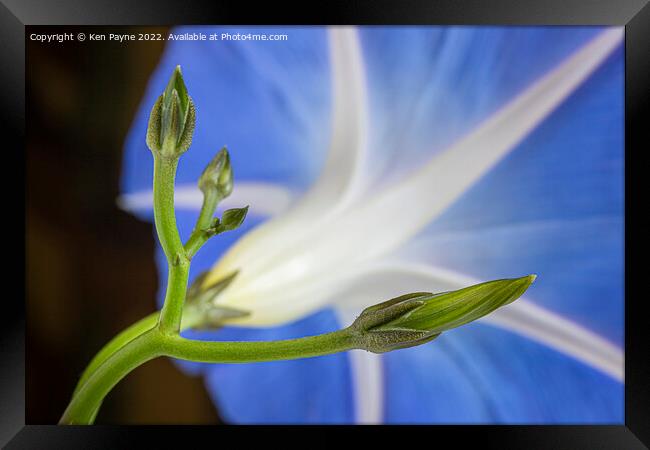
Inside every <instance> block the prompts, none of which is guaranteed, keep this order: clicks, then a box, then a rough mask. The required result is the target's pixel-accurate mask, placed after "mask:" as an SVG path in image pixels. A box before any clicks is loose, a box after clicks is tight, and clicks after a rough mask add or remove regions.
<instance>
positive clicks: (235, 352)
mask: <svg viewBox="0 0 650 450" xmlns="http://www.w3.org/2000/svg"><path fill="white" fill-rule="evenodd" d="M354 348H357V347H356V346H355V334H354V331H353V330H352V329H350V328H346V329H343V330H339V331H335V332H332V333H326V334H321V335H318V336H309V337H304V338H299V339H289V340H283V341H268V342H204V341H193V340H189V339H184V338H182V337H180V336H170V335H167V334H163V333H162V332H161V331H160V330H159V329H158V328H155V327H154V328H152V329H150V330H148V331H146V332H144V333H143V334H141V335H139V336H137V337H135V338H134V339H132V340H131V341H130V342H128V343H127V344H126V345H124V346H123V347H122V348H120V349H119V350H117V351H116V352H115V353H113V354H112V355H110V356H109V357H108V358H107V359H106V360H105V361H104V362H103V363H101V364H100V365H99V366H98V367H97V368H96V369H95V371H94V372H92V373H91V374H90V375H89V376H88V377H87V379H86V381H85V382H84V383H83V385H82V386H81V387H80V388H79V390H78V391H77V393H76V394H75V395H74V396H73V397H72V401H71V402H70V404H69V405H68V407H67V408H66V410H65V412H64V413H63V416H62V417H61V420H60V421H59V423H60V424H68V425H72V424H90V423H92V421H93V420H94V418H95V416H96V414H97V410H98V409H99V406H100V405H101V403H102V401H103V399H104V397H105V396H106V395H107V394H108V393H109V392H110V390H111V389H112V388H113V387H114V386H115V385H116V384H117V383H118V382H119V381H120V380H121V379H122V378H124V377H125V376H126V375H127V374H128V373H129V372H131V371H132V370H133V369H135V368H136V367H138V366H140V365H141V364H144V363H145V362H147V361H149V360H151V359H153V358H156V357H158V356H169V357H173V358H179V359H185V360H188V361H195V362H207V363H250V362H263V361H277V360H288V359H298V358H310V357H314V356H321V355H329V354H332V353H338V352H343V351H346V350H351V349H354Z"/></svg>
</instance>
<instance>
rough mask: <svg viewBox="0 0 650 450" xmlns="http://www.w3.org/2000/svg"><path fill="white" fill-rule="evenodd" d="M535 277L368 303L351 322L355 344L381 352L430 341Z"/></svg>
mask: <svg viewBox="0 0 650 450" xmlns="http://www.w3.org/2000/svg"><path fill="white" fill-rule="evenodd" d="M535 278H536V276H535V275H529V276H526V277H522V278H514V279H505V280H496V281H489V282H487V283H481V284H477V285H474V286H470V287H467V288H464V289H459V290H457V291H451V292H442V293H438V294H430V293H426V292H420V293H415V294H407V295H403V296H401V297H397V298H394V299H392V300H388V301H386V302H383V303H380V304H378V305H374V306H371V307H369V308H366V309H365V310H363V311H362V312H361V315H360V316H359V317H358V318H357V319H356V320H355V321H354V323H353V324H352V325H351V327H352V329H353V330H354V331H356V332H357V337H356V339H357V346H358V348H362V349H365V350H368V351H371V352H373V353H383V352H387V351H390V350H396V349H400V348H407V347H413V346H415V345H420V344H423V343H425V342H429V341H431V340H433V339H435V338H436V337H438V336H439V335H440V333H442V332H444V331H447V330H450V329H452V328H456V327H459V326H461V325H464V324H466V323H469V322H472V321H474V320H476V319H478V318H480V317H483V316H485V315H486V314H489V313H491V312H492V311H494V310H495V309H497V308H499V307H501V306H504V305H507V304H509V303H511V302H513V301H515V300H516V299H517V298H519V297H520V296H521V295H523V293H524V292H525V291H526V289H528V287H529V286H530V285H531V284H532V283H533V281H535Z"/></svg>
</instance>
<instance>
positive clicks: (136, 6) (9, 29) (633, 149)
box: [0, 0, 650, 449]
mask: <svg viewBox="0 0 650 450" xmlns="http://www.w3.org/2000/svg"><path fill="white" fill-rule="evenodd" d="M286 6H287V7H285V8H281V3H280V2H278V1H274V2H259V3H251V2H250V1H241V0H240V1H231V0H228V1H222V0H220V1H217V0H213V1H193V2H189V1H185V2H174V1H171V0H158V1H155V0H139V1H133V0H131V1H127V0H110V1H106V0H94V1H88V0H59V1H50V2H47V1H36V0H3V1H2V2H1V4H0V36H1V37H0V49H1V54H2V65H1V66H0V67H2V72H1V73H2V75H1V77H2V89H1V91H2V92H1V93H0V99H1V101H2V109H1V110H0V111H2V118H3V120H2V121H0V122H1V123H0V127H1V128H2V136H3V137H4V142H5V145H7V147H5V149H4V150H3V153H5V159H4V164H6V165H5V167H10V166H9V164H14V166H11V167H16V168H20V167H24V161H21V158H22V155H23V154H24V152H21V151H20V149H21V148H24V137H25V26H27V25H172V24H199V23H232V24H307V23H309V24H323V25H326V24H359V25H361V24H441V25H442V24H467V25H487V24H490V25H616V26H624V27H625V71H626V75H625V117H626V124H625V183H626V186H625V267H626V269H625V292H626V302H625V331H626V333H625V425H620V426H587V425H584V426H436V427H435V430H430V429H429V427H427V426H423V427H422V426H419V427H408V432H409V433H411V432H413V433H418V434H420V433H422V434H423V436H422V437H427V436H428V437H427V440H426V441H424V442H428V443H431V445H436V444H435V442H437V440H438V439H444V440H448V439H451V440H452V441H454V442H457V443H460V444H462V443H463V441H465V440H467V439H480V442H481V446H482V447H483V448H499V449H504V448H527V449H533V448H567V449H569V448H570V449H582V448H585V449H636V448H647V447H646V445H650V369H649V364H648V361H649V360H650V358H648V350H647V348H648V347H647V346H648V342H649V339H648V331H647V330H648V327H647V325H646V318H645V317H646V316H644V314H643V306H644V303H646V302H647V299H646V297H647V296H645V295H643V294H642V283H643V282H644V281H645V274H644V271H645V266H646V264H645V262H644V258H643V257H644V256H645V255H647V254H648V244H647V243H645V241H644V239H643V237H644V231H645V230H644V229H645V228H646V227H647V225H648V222H647V220H645V219H644V211H643V209H644V208H643V203H642V202H643V199H644V192H645V191H646V190H647V181H646V180H647V176H644V174H643V172H644V171H645V170H646V168H647V167H650V166H649V165H648V162H649V159H650V157H649V156H648V155H649V153H650V152H648V149H649V148H650V143H649V139H648V136H649V131H648V130H649V129H650V127H649V126H648V125H647V123H646V122H645V120H644V119H645V118H646V117H648V115H647V114H644V113H647V112H648V109H649V108H650V56H648V55H650V6H649V5H648V0H617V1H603V0H591V1H590V0H582V1H580V0H547V1H544V2H534V1H522V0H519V1H517V0H489V1H488V0H429V1H425V0H402V1H389V0H328V1H327V2H318V3H314V2H304V3H301V4H298V5H293V4H292V5H286ZM7 138H12V142H14V143H15V145H9V144H7V143H8V142H9V141H10V140H9V139H7ZM11 157H15V158H16V161H9V160H8V159H10V158H11ZM7 172H8V171H7V170H5V171H4V173H5V176H4V183H5V185H6V184H7V183H8V182H9V181H10V180H9V179H8V178H7V176H6V175H7ZM12 172H16V173H18V174H19V175H20V170H16V171H14V170H13V169H12ZM11 184H13V185H14V186H13V190H14V191H15V183H13V182H11ZM644 186H645V188H644ZM26 188H27V187H26ZM5 189H11V187H5ZM5 192H9V191H8V190H5ZM14 200H16V202H17V205H16V207H15V208H14V211H23V212H24V207H23V206H22V203H21V202H20V198H19V196H17V195H15V194H14ZM13 214H14V213H13V211H12V217H21V216H20V214H19V213H18V212H16V213H15V215H13ZM22 217H24V216H22ZM12 223H13V226H14V227H15V230H11V231H13V232H14V233H15V234H14V235H16V234H19V233H20V232H21V231H23V232H24V222H22V221H21V220H13V221H12ZM9 251H10V250H8V248H5V252H9ZM11 252H12V255H11V256H9V257H10V258H13V261H14V262H15V260H16V259H18V260H19V258H16V257H15V255H16V254H18V253H17V252H16V251H15V250H12V251H11ZM13 252H16V253H13ZM5 257H7V255H6V254H5ZM13 266H14V267H19V266H20V265H19V264H13ZM23 267H24V266H23ZM5 276H6V277H7V278H10V277H11V275H9V276H7V275H5ZM15 276H16V277H17V276H18V274H15ZM28 282H29V280H25V284H24V285H23V286H25V287H26V286H27V283H28ZM18 291H20V290H18ZM12 297H13V298H4V299H2V301H3V302H4V303H5V305H6V306H5V307H4V309H3V313H6V314H9V315H10V316H11V317H5V320H3V326H2V327H0V328H1V329H0V360H1V361H2V363H1V364H0V377H1V378H0V380H1V381H0V394H1V396H0V397H1V398H0V444H2V445H4V444H7V447H6V448H9V449H22V448H39V449H40V448H66V449H68V448H111V449H112V448H132V447H136V446H138V445H143V446H145V447H147V448H149V447H152V446H154V445H155V446H157V447H160V448H166V447H171V446H178V445H187V443H188V442H198V441H199V440H201V441H203V440H204V439H205V440H207V441H208V442H210V441H212V442H214V443H215V444H214V445H220V444H219V443H220V442H226V441H224V438H227V437H234V436H233V435H232V433H240V432H242V431H243V432H247V430H248V428H244V427H238V426H229V427H219V428H218V429H217V427H196V426H194V427H189V426H170V427H150V426H143V427H133V426H131V427H117V426H115V427H108V426H93V427H60V426H45V425H43V426H40V425H25V417H24V416H25V408H24V396H23V393H24V389H25V381H24V374H25V367H24V348H25V345H24V342H25V333H24V295H23V296H20V295H17V294H12ZM314 428H320V427H311V426H309V427H301V430H300V431H301V432H302V431H304V432H310V431H316V432H317V433H319V434H321V435H322V433H323V430H322V429H320V430H314ZM404 428H405V427H328V428H327V430H326V432H327V436H328V437H329V436H330V435H329V433H332V432H336V433H350V432H355V433H363V434H364V435H365V436H364V439H365V438H367V437H379V438H380V439H382V438H383V437H384V436H386V434H387V433H389V434H393V433H400V436H401V435H402V434H401V433H404V432H405V431H407V430H405V429H404ZM286 432H287V430H286V429H284V427H280V428H278V427H255V434H256V437H261V438H262V439H264V438H265V437H267V436H266V435H269V436H268V437H269V438H271V435H276V433H278V434H277V436H278V437H281V436H283V435H284V436H285V437H284V438H282V441H280V442H284V441H285V440H286ZM325 439H327V438H325ZM413 439H419V437H414V438H413ZM276 442H277V441H276ZM644 443H645V445H644Z"/></svg>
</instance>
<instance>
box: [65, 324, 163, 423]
mask: <svg viewBox="0 0 650 450" xmlns="http://www.w3.org/2000/svg"><path fill="white" fill-rule="evenodd" d="M161 336H162V334H161V333H160V331H158V329H156V328H154V329H152V330H149V331H147V332H145V333H144V334H142V335H140V336H138V337H136V338H135V339H133V340H132V341H130V342H129V343H127V344H126V345H125V346H124V347H122V348H121V349H120V350H118V351H117V352H116V353H114V354H113V355H111V356H110V357H109V358H108V359H107V360H106V361H104V363H103V364H101V365H100V366H99V367H98V368H97V370H96V371H95V372H93V374H92V375H90V377H89V378H88V380H87V381H86V382H85V383H84V384H83V386H82V387H81V388H80V389H79V391H78V392H77V394H76V395H74V396H73V397H72V400H71V401H70V404H69V405H68V407H67V408H66V410H65V412H64V413H63V416H62V417H61V420H60V421H59V423H60V424H68V425H74V424H89V423H91V422H92V420H93V419H94V417H95V415H96V414H97V410H98V409H99V406H100V405H101V403H102V401H103V400H104V397H106V394H108V393H109V392H110V390H111V389H113V386H115V385H116V384H117V383H118V382H119V381H120V380H121V379H122V378H124V377H125V376H126V375H127V374H128V373H129V372H131V371H132V370H133V369H135V368H136V367H138V366H140V365H142V364H144V363H145V362H147V361H149V360H151V359H153V358H156V357H157V356H160V355H162V345H161V343H162V341H163V339H161Z"/></svg>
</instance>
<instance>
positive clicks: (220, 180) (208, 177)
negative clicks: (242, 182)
mask: <svg viewBox="0 0 650 450" xmlns="http://www.w3.org/2000/svg"><path fill="white" fill-rule="evenodd" d="M232 187H233V180H232V167H231V166H230V155H229V154H228V150H226V148H225V147H224V148H222V149H221V150H219V152H218V153H217V154H216V155H215V156H214V158H212V160H211V161H210V163H209V164H208V165H207V167H206V168H205V170H203V173H202V174H201V177H200V178H199V189H201V192H203V194H204V195H206V194H207V193H208V192H209V191H210V190H214V191H216V192H217V195H218V196H219V198H220V199H224V198H226V197H228V196H229V195H230V193H231V192H232Z"/></svg>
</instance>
